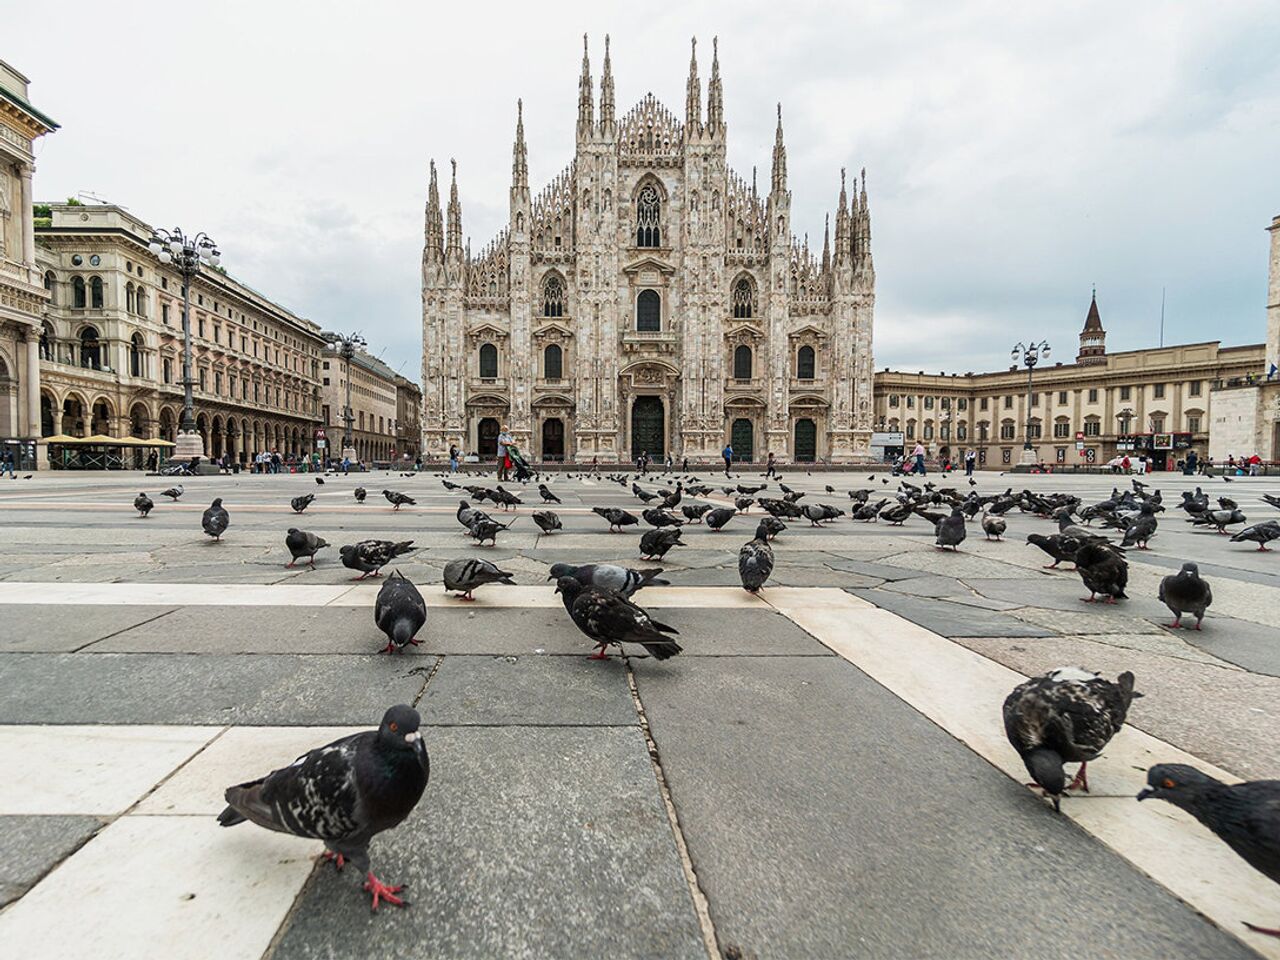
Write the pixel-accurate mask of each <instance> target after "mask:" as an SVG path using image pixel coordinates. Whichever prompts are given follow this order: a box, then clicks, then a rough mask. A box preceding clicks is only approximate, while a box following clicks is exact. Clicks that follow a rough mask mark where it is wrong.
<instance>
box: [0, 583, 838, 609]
mask: <svg viewBox="0 0 1280 960" xmlns="http://www.w3.org/2000/svg"><path fill="white" fill-rule="evenodd" d="M379 584H380V581H379V580H377V579H372V580H368V581H366V582H363V583H351V582H347V583H335V584H302V585H297V584H284V583H281V584H262V583H67V582H56V583H54V582H50V583H18V582H10V581H5V582H0V606H3V605H6V604H15V605H18V604H50V603H56V604H94V605H98V606H179V607H199V606H223V607H228V606H229V607H265V606H273V607H274V606H279V607H321V606H339V607H371V606H373V602H374V598H375V597H377V595H378V589H379ZM783 589H786V588H774V590H775V591H781V590H783ZM423 595H424V596H425V597H426V599H427V604H428V606H432V607H452V606H457V607H465V608H467V609H476V608H485V607H490V608H505V607H558V606H560V597H559V596H557V595H556V593H555V588H554V587H553V586H552V585H550V584H548V585H546V586H526V585H519V586H501V585H492V586H487V587H483V588H482V589H480V590H478V591H476V595H475V600H472V601H466V600H459V599H457V598H456V597H454V596H452V595H448V594H446V593H445V592H444V588H443V587H442V586H441V585H439V584H433V585H430V589H425V588H424V594H423ZM850 599H856V598H850ZM640 600H641V603H642V605H643V606H646V607H686V608H687V607H695V608H696V607H705V608H715V609H758V610H767V609H768V604H767V603H766V602H765V600H764V599H761V598H758V597H753V596H751V595H750V594H748V593H746V592H745V591H744V590H742V589H741V588H740V587H650V588H649V589H648V590H647V591H645V592H644V593H643V594H641V596H640ZM857 602H862V601H857Z"/></svg>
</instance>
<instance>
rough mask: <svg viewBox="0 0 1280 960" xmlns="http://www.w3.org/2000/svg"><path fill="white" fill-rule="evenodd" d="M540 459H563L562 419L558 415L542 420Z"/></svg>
mask: <svg viewBox="0 0 1280 960" xmlns="http://www.w3.org/2000/svg"><path fill="white" fill-rule="evenodd" d="M542 459H543V460H563V459H564V421H563V420H561V419H560V418H559V417H548V418H547V419H546V420H543V421H542Z"/></svg>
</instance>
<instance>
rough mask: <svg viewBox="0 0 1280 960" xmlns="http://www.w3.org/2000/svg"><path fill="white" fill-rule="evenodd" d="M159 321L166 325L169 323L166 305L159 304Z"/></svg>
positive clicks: (167, 306)
mask: <svg viewBox="0 0 1280 960" xmlns="http://www.w3.org/2000/svg"><path fill="white" fill-rule="evenodd" d="M160 320H161V321H162V322H164V323H166V324H167V323H168V322H169V305H168V304H167V303H162V304H160Z"/></svg>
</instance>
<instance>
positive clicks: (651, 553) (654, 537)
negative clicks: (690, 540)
mask: <svg viewBox="0 0 1280 960" xmlns="http://www.w3.org/2000/svg"><path fill="white" fill-rule="evenodd" d="M684 545H685V543H684V541H683V540H681V539H680V528H679V527H655V528H654V529H652V530H646V531H645V532H644V533H643V534H642V535H641V537H640V556H641V558H642V559H645V560H661V559H662V558H663V557H665V556H666V555H667V551H668V550H670V549H671V548H672V547H683V546H684Z"/></svg>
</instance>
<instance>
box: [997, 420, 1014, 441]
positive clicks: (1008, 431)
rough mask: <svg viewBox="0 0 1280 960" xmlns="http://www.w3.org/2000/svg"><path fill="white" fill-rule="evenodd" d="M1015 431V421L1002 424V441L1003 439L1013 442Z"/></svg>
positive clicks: (1006, 421)
mask: <svg viewBox="0 0 1280 960" xmlns="http://www.w3.org/2000/svg"><path fill="white" fill-rule="evenodd" d="M1013 431H1014V425H1013V421H1012V420H1005V421H1003V422H1002V423H1001V424H1000V439H1001V440H1012V439H1013Z"/></svg>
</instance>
